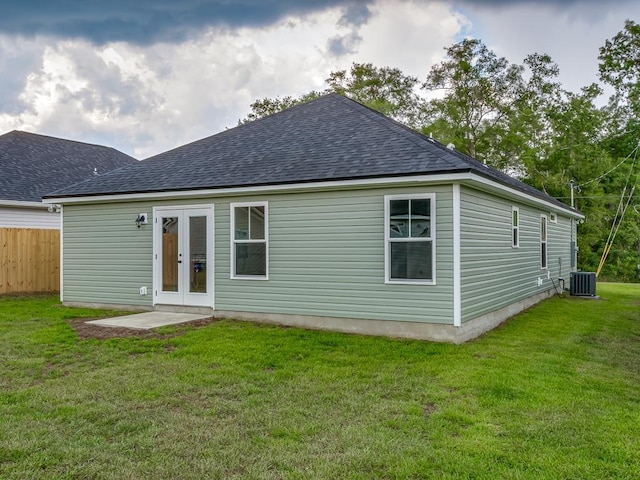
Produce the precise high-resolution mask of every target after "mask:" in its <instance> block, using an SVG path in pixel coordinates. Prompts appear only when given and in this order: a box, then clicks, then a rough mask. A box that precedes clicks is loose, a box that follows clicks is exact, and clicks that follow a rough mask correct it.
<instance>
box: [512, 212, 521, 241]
mask: <svg viewBox="0 0 640 480" xmlns="http://www.w3.org/2000/svg"><path fill="white" fill-rule="evenodd" d="M514 212H515V213H517V214H518V215H517V216H518V222H517V224H516V225H514V224H513V214H514ZM513 232H517V235H516V241H515V242H514V241H513ZM511 248H520V209H519V208H518V207H511Z"/></svg>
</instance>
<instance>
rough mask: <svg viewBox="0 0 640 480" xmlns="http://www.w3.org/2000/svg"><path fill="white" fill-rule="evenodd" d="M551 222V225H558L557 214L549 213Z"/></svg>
mask: <svg viewBox="0 0 640 480" xmlns="http://www.w3.org/2000/svg"><path fill="white" fill-rule="evenodd" d="M549 221H550V222H551V223H558V215H556V214H555V213H553V212H550V213H549Z"/></svg>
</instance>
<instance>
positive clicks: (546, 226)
mask: <svg viewBox="0 0 640 480" xmlns="http://www.w3.org/2000/svg"><path fill="white" fill-rule="evenodd" d="M543 221H544V232H545V238H544V239H543V238H542V223H543ZM543 244H544V246H545V256H544V260H546V264H545V265H543V264H542V260H543V257H542V245H543ZM548 268H549V220H548V218H547V216H546V215H540V269H541V270H548Z"/></svg>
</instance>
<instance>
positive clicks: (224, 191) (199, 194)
mask: <svg viewBox="0 0 640 480" xmlns="http://www.w3.org/2000/svg"><path fill="white" fill-rule="evenodd" d="M469 179H471V176H470V174H469V172H462V173H453V174H451V173H448V174H440V175H415V176H404V177H384V178H365V179H361V180H336V181H329V182H309V183H292V184H285V185H262V186H256V187H233V188H217V189H216V188H209V189H206V190H184V191H182V190H181V191H171V192H150V193H125V194H116V195H96V196H85V197H59V198H45V199H44V200H43V202H45V203H65V204H73V203H103V202H121V201H125V200H155V199H162V200H166V199H185V198H208V197H222V196H231V195H265V194H268V193H280V192H297V191H299V192H308V191H318V190H338V189H343V188H345V187H353V188H358V187H360V188H367V187H375V186H378V185H380V186H407V185H411V184H422V183H445V182H447V183H448V182H452V181H461V180H469Z"/></svg>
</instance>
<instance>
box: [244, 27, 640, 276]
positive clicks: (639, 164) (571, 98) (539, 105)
mask: <svg viewBox="0 0 640 480" xmlns="http://www.w3.org/2000/svg"><path fill="white" fill-rule="evenodd" d="M598 60H599V79H600V81H601V82H602V84H598V83H592V84H590V85H586V86H584V87H582V88H581V89H580V90H579V91H577V92H572V91H569V90H567V89H565V88H563V86H562V85H561V84H560V82H559V81H558V76H559V72H560V69H559V66H558V65H557V64H556V63H555V62H554V61H553V60H552V59H551V57H550V56H549V55H546V54H539V53H533V54H530V55H528V56H527V57H526V58H525V59H524V61H523V62H522V64H515V63H510V62H509V61H508V60H507V59H505V58H503V57H499V56H497V55H496V54H495V53H494V52H493V51H492V50H490V49H489V48H487V46H486V45H484V44H483V43H482V41H481V40H478V39H465V40H463V41H461V42H459V43H456V44H454V45H451V46H450V47H448V48H446V56H445V59H444V60H443V61H442V62H440V63H438V64H436V65H434V66H433V67H432V68H431V70H430V71H429V73H428V74H427V76H426V78H425V79H423V80H421V79H418V78H416V77H413V76H410V75H405V74H404V73H403V72H402V71H400V70H399V69H397V68H390V67H377V66H374V65H373V64H371V63H354V64H353V65H352V66H351V68H350V69H348V70H339V71H335V72H331V73H330V74H329V77H328V78H327V80H326V84H327V88H326V89H325V90H322V91H311V92H309V93H307V94H304V95H302V96H300V97H291V96H285V97H276V98H263V99H259V100H256V101H255V102H253V103H252V104H251V106H250V108H251V110H250V113H249V114H248V116H247V117H246V118H245V119H244V120H241V122H242V123H245V122H249V121H253V120H256V119H258V118H261V117H264V116H267V115H271V114H273V113H275V112H278V111H280V110H283V109H285V108H288V107H291V106H293V105H296V104H298V103H303V102H307V101H310V100H313V99H314V98H317V97H318V96H320V95H323V94H326V93H330V92H335V93H339V94H341V95H344V96H347V97H349V98H352V99H354V100H356V101H358V102H360V103H363V104H365V105H367V106H369V107H370V108H372V109H374V110H377V111H379V112H381V113H383V114H385V115H387V116H389V117H391V118H393V119H395V120H397V121H399V122H402V123H404V124H406V125H408V126H410V127H411V128H414V129H416V130H418V131H421V132H422V133H424V134H427V135H432V136H433V137H434V138H436V139H437V140H439V141H440V142H442V143H445V144H449V143H452V144H453V145H454V146H455V148H456V149H457V150H459V151H461V152H464V153H467V154H469V155H471V156H472V157H475V158H477V159H478V160H480V161H483V162H485V163H487V164H489V165H491V166H493V167H495V168H497V169H500V170H502V171H504V172H506V173H508V174H510V175H512V176H515V177H517V178H519V179H520V180H522V181H524V182H525V183H528V184H530V185H532V186H534V187H536V188H538V189H540V190H542V191H544V192H546V193H547V194H549V195H551V196H552V197H555V198H558V199H560V200H562V201H564V202H565V203H567V204H569V203H570V198H571V196H572V193H573V197H574V202H575V203H574V204H575V207H576V208H577V209H578V210H580V211H581V212H582V213H584V214H585V215H586V220H585V222H584V223H583V224H581V225H579V227H578V247H579V252H578V266H579V268H580V269H582V270H586V271H596V270H598V267H599V265H600V263H601V258H602V254H603V252H605V251H606V250H608V256H607V261H606V263H605V264H604V267H603V268H602V272H601V274H600V276H599V277H600V278H601V279H611V280H621V281H639V280H640V202H638V198H639V197H638V194H637V193H636V188H637V189H640V159H638V160H636V158H637V157H638V156H640V152H638V146H639V145H640V120H639V118H640V115H639V114H640V25H639V24H637V23H635V22H634V21H631V20H627V21H626V22H625V25H624V28H623V29H622V30H621V31H620V32H619V33H618V34H617V35H615V36H614V37H613V38H611V39H609V40H607V41H606V42H605V44H604V45H603V46H602V47H601V48H600V50H599V56H598ZM604 86H608V87H610V89H611V90H612V91H613V95H612V96H611V97H610V98H609V100H608V102H607V103H606V104H605V105H604V106H598V101H599V99H600V98H601V96H602V95H603V91H604V90H603V87H604ZM572 185H573V191H572ZM634 187H636V188H634ZM612 237H614V238H613V242H612V244H611V245H608V240H611V239H612Z"/></svg>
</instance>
